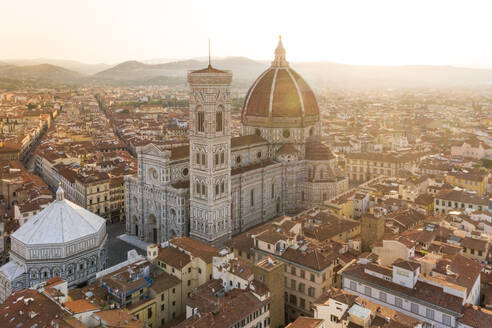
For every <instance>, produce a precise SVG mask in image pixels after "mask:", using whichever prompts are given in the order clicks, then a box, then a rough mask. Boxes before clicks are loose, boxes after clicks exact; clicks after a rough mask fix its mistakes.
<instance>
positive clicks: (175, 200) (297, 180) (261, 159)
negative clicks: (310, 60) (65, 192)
mask: <svg viewBox="0 0 492 328" xmlns="http://www.w3.org/2000/svg"><path fill="white" fill-rule="evenodd" d="M231 81H232V73H231V72H230V71H223V70H219V69H216V68H213V67H212V66H211V65H209V66H208V67H207V68H205V69H202V70H197V71H191V72H189V73H188V82H189V84H190V87H191V93H190V122H189V133H190V144H189V146H184V147H177V148H173V149H171V150H164V149H162V148H160V147H159V146H157V145H154V144H149V145H147V146H144V147H141V148H138V151H137V153H138V175H137V176H128V177H126V191H127V193H126V194H127V199H126V201H127V206H126V218H127V226H126V229H127V233H128V234H130V235H135V236H137V237H138V238H139V239H141V240H144V241H147V242H153V243H155V242H162V241H165V240H168V239H171V238H174V237H180V236H188V235H189V236H191V237H193V238H196V239H199V240H201V241H203V242H206V243H209V244H213V245H220V244H222V243H223V242H224V241H225V240H227V239H229V238H230V237H231V235H234V234H237V233H240V232H242V231H245V230H247V229H249V228H251V227H253V226H256V225H258V224H260V223H262V222H265V221H267V220H269V219H272V218H274V217H278V216H280V215H282V214H294V213H298V212H300V211H302V210H304V209H308V208H311V207H313V206H315V205H319V204H321V203H323V202H324V201H327V200H328V199H330V198H333V197H334V196H336V195H337V194H339V193H341V192H343V191H345V190H347V189H348V179H347V178H346V176H345V175H344V174H343V173H342V172H340V171H339V170H338V169H337V167H336V158H335V156H334V155H333V153H332V152H331V150H330V149H329V148H328V147H327V146H325V145H324V144H323V143H322V142H321V141H320V138H319V136H320V113H319V108H318V104H317V102H316V98H315V96H314V93H313V91H312V90H311V89H310V87H309V86H308V84H307V83H306V81H305V80H304V79H302V77H300V76H299V74H298V73H297V72H295V71H294V70H293V69H292V68H290V67H289V64H288V62H287V61H286V60H285V49H284V47H283V45H282V42H281V40H279V43H278V46H277V48H276V50H275V59H274V61H273V62H272V65H271V67H270V68H268V69H267V70H266V71H265V72H264V73H262V74H261V75H260V77H259V78H258V79H257V80H256V81H255V82H254V83H253V85H252V86H251V88H250V89H249V91H248V93H247V95H246V98H245V102H244V106H243V110H242V136H240V137H235V138H231V113H230V111H231V105H230V90H229V88H230V84H231Z"/></svg>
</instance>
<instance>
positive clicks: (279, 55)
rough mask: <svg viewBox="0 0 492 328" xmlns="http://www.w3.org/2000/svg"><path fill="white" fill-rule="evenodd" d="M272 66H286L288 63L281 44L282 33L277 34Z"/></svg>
mask: <svg viewBox="0 0 492 328" xmlns="http://www.w3.org/2000/svg"><path fill="white" fill-rule="evenodd" d="M272 66H276V67H288V66H289V63H288V62H287V60H286V59H285V48H284V45H283V44H282V35H279V36H278V44H277V48H276V49H275V59H274V60H273V62H272Z"/></svg>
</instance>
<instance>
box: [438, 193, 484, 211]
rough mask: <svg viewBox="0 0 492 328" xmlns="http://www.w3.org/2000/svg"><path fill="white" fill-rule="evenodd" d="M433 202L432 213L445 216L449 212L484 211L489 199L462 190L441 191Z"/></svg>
mask: <svg viewBox="0 0 492 328" xmlns="http://www.w3.org/2000/svg"><path fill="white" fill-rule="evenodd" d="M434 198H435V200H434V211H435V212H436V213H441V214H447V213H449V212H450V211H456V210H463V211H469V212H474V211H486V210H488V206H489V199H488V198H487V197H481V196H479V195H477V194H474V193H469V192H466V191H463V190H443V191H441V192H439V193H438V194H437V195H436V196H435V197H434Z"/></svg>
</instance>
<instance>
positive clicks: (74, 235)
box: [12, 187, 106, 245]
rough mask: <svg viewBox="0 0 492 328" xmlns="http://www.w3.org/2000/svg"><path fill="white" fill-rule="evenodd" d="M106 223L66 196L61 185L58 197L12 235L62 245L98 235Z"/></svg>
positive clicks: (31, 242)
mask: <svg viewBox="0 0 492 328" xmlns="http://www.w3.org/2000/svg"><path fill="white" fill-rule="evenodd" d="M105 224H106V220H104V219H103V218H101V217H100V216H98V215H96V214H94V213H92V212H90V211H88V210H86V209H84V208H82V207H80V206H78V205H77V204H74V203H72V202H71V201H69V200H67V199H65V197H64V192H63V190H62V189H61V187H60V188H58V191H57V193H56V200H55V201H54V202H52V203H51V204H50V205H48V206H47V207H46V208H44V209H43V210H42V211H41V212H39V213H38V214H36V215H35V216H33V217H32V218H31V219H29V220H28V221H27V222H26V223H24V224H23V225H22V226H21V227H20V228H19V229H17V231H15V232H14V233H13V234H12V238H14V239H16V240H18V241H20V242H22V243H23V244H28V245H39V244H62V243H67V242H71V241H74V240H77V239H80V238H83V237H87V236H89V235H93V234H96V233H97V232H99V231H100V230H101V229H102V228H103V227H104V226H105Z"/></svg>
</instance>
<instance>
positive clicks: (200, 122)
mask: <svg viewBox="0 0 492 328" xmlns="http://www.w3.org/2000/svg"><path fill="white" fill-rule="evenodd" d="M196 129H197V131H198V132H205V112H204V111H203V110H202V107H201V106H198V107H197V113H196Z"/></svg>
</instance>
